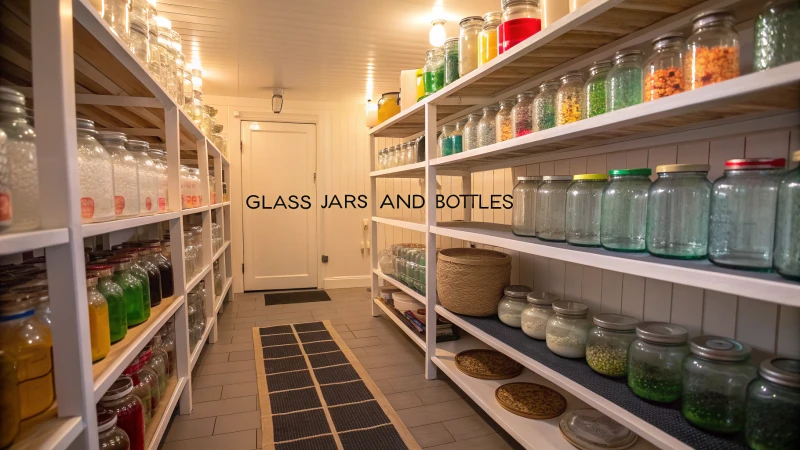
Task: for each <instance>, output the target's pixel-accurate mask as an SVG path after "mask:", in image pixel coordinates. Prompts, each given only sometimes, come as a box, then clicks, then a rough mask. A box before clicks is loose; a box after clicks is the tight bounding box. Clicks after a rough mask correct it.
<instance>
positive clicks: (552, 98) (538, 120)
mask: <svg viewBox="0 0 800 450" xmlns="http://www.w3.org/2000/svg"><path fill="white" fill-rule="evenodd" d="M559 87H561V83H559V82H558V81H556V80H551V81H545V82H544V83H542V84H541V85H539V93H538V94H537V95H536V98H535V99H533V131H534V132H537V131H542V130H547V129H548V128H553V127H554V126H556V97H557V96H558V88H559Z"/></svg>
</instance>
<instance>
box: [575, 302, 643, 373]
mask: <svg viewBox="0 0 800 450" xmlns="http://www.w3.org/2000/svg"><path fill="white" fill-rule="evenodd" d="M592 321H593V322H594V325H595V326H594V327H593V328H592V329H591V330H589V337H588V338H587V340H586V362H587V363H588V364H589V367H591V368H592V370H594V371H595V372H597V373H599V374H602V375H606V376H609V377H624V376H625V374H626V373H627V367H628V347H629V346H630V344H631V342H633V340H634V339H636V333H635V332H636V325H638V324H639V319H637V318H635V317H630V316H623V315H621V314H598V315H596V316H594V319H593V320H592Z"/></svg>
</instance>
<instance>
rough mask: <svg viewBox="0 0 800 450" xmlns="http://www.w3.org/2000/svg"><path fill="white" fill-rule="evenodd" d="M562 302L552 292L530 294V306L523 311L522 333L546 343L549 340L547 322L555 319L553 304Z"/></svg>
mask: <svg viewBox="0 0 800 450" xmlns="http://www.w3.org/2000/svg"><path fill="white" fill-rule="evenodd" d="M559 300H561V299H560V298H559V297H558V295H556V294H551V293H550V292H530V293H528V306H526V307H525V309H524V310H523V311H522V315H521V317H520V322H521V326H522V332H523V333H525V335H526V336H528V337H531V338H533V339H538V340H540V341H544V340H545V339H546V338H547V321H548V320H550V318H551V317H553V314H555V311H553V303H555V302H557V301H559Z"/></svg>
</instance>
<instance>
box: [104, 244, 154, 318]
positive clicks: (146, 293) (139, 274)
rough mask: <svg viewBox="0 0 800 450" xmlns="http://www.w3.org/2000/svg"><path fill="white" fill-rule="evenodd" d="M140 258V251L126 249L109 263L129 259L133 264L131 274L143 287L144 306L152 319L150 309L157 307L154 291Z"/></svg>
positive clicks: (147, 314) (146, 313) (148, 316)
mask: <svg viewBox="0 0 800 450" xmlns="http://www.w3.org/2000/svg"><path fill="white" fill-rule="evenodd" d="M140 258H141V256H140V255H139V252H138V250H136V249H125V250H124V251H121V252H119V253H117V255H116V256H114V257H113V258H110V259H109V262H112V263H115V264H116V263H117V262H118V261H119V260H120V259H127V260H128V261H129V262H130V263H131V267H130V272H131V274H132V275H133V276H134V277H136V278H137V279H138V280H139V283H141V285H142V305H143V306H144V307H145V315H146V316H147V318H150V312H151V311H150V309H151V307H152V306H156V305H154V304H153V303H152V302H153V293H154V291H153V289H152V288H151V286H150V274H149V273H148V272H147V269H145V268H144V267H143V266H142V265H141V264H140ZM159 302H160V298H159Z"/></svg>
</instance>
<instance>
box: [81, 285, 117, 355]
mask: <svg viewBox="0 0 800 450" xmlns="http://www.w3.org/2000/svg"><path fill="white" fill-rule="evenodd" d="M86 297H87V303H88V305H89V337H90V342H91V347H92V363H96V362H97V361H100V360H101V359H103V358H105V357H106V355H108V351H109V350H110V349H111V330H110V329H109V320H108V303H107V302H106V298H105V297H103V294H101V293H100V291H98V290H97V277H95V276H92V275H89V276H87V278H86Z"/></svg>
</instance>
